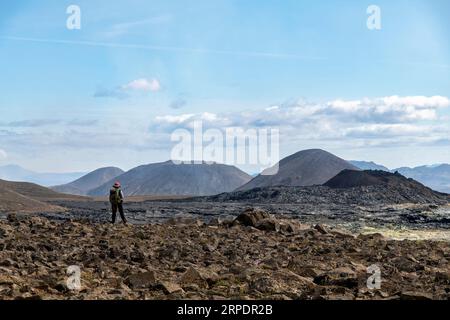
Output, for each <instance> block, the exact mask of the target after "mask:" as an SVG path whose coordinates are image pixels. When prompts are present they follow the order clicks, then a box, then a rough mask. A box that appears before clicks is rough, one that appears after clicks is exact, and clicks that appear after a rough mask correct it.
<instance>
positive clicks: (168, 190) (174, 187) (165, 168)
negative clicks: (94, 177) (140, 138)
mask: <svg viewBox="0 0 450 320" xmlns="http://www.w3.org/2000/svg"><path fill="white" fill-rule="evenodd" d="M250 179H251V176H249V175H248V174H247V173H245V172H243V171H241V170H239V169H238V168H236V167H233V166H227V165H222V164H206V163H202V164H174V163H173V162H172V161H167V162H163V163H155V164H149V165H144V166H140V167H137V168H134V169H132V170H130V171H128V172H126V173H124V174H122V175H120V176H118V177H117V178H115V179H112V180H111V181H109V182H107V183H105V184H103V185H102V186H100V187H98V188H96V189H94V190H92V191H91V192H89V195H90V196H104V195H106V194H107V193H108V192H109V189H110V188H111V186H112V184H113V183H114V180H119V181H120V182H121V184H122V187H123V191H124V193H125V195H128V196H138V195H164V196H165V195H171V196H172V195H173V196H183V195H189V196H203V195H214V194H218V193H222V192H229V191H232V190H234V189H236V188H238V187H239V186H242V185H244V184H245V183H247V182H248V181H250Z"/></svg>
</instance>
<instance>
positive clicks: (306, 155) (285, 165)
mask: <svg viewBox="0 0 450 320" xmlns="http://www.w3.org/2000/svg"><path fill="white" fill-rule="evenodd" d="M345 169H350V170H358V169H357V168H356V167H355V166H353V165H352V164H350V163H348V162H347V161H345V160H343V159H341V158H338V157H336V156H335V155H333V154H331V153H329V152H326V151H323V150H318V149H314V150H305V151H300V152H298V153H296V154H294V155H291V156H289V157H287V158H285V159H283V160H281V161H280V163H279V171H278V173H277V174H275V175H264V173H263V174H261V175H258V176H257V177H256V178H254V179H253V180H251V181H250V182H249V183H247V184H246V185H244V186H242V187H240V188H239V189H238V190H237V191H245V190H251V189H254V188H262V187H271V186H293V187H299V186H312V185H321V184H323V183H325V182H327V181H328V180H329V179H331V178H332V177H334V176H335V175H336V174H338V173H339V172H341V171H342V170H345ZM269 170H270V169H269Z"/></svg>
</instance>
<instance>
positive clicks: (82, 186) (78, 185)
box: [51, 167, 124, 196]
mask: <svg viewBox="0 0 450 320" xmlns="http://www.w3.org/2000/svg"><path fill="white" fill-rule="evenodd" d="M123 173H124V171H123V170H122V169H120V168H115V167H108V168H101V169H97V170H95V171H92V172H90V173H88V174H87V175H85V176H83V177H81V178H79V179H77V180H75V181H73V182H71V183H68V184H64V185H60V186H56V187H52V188H51V189H52V190H54V191H57V192H60V193H67V194H74V195H80V196H85V195H88V194H89V193H90V192H91V191H92V190H94V189H96V188H98V187H100V186H101V185H103V184H104V183H106V182H109V181H110V180H112V179H114V178H116V177H118V176H120V175H121V174H123Z"/></svg>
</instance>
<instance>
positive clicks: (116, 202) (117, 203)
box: [109, 181, 127, 224]
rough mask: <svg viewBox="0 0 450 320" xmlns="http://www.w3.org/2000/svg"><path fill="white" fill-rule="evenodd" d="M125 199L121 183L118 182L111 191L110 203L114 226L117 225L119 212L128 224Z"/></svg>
mask: <svg viewBox="0 0 450 320" xmlns="http://www.w3.org/2000/svg"><path fill="white" fill-rule="evenodd" d="M123 199H124V196H123V192H122V189H121V188H120V182H119V181H117V182H116V183H114V185H113V187H112V188H111V190H110V191H109V202H111V208H112V223H113V224H114V223H116V215H117V210H119V213H120V217H121V218H122V221H123V223H124V224H126V223H127V219H126V218H125V214H124V212H123Z"/></svg>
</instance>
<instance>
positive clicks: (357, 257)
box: [0, 209, 450, 299]
mask: <svg viewBox="0 0 450 320" xmlns="http://www.w3.org/2000/svg"><path fill="white" fill-rule="evenodd" d="M241 211H242V209H241ZM449 260H450V243H449V242H438V241H408V240H405V241H393V240H388V239H386V238H384V237H383V236H381V235H379V234H372V235H352V234H349V233H347V232H342V231H338V230H336V229H333V228H331V227H326V226H323V225H316V226H310V225H306V224H302V223H300V222H299V221H298V220H285V219H280V218H278V217H277V218H274V217H273V216H270V215H269V214H268V213H266V212H264V211H258V210H253V209H252V210H249V211H246V212H245V213H244V214H242V215H240V216H239V217H238V218H237V219H236V220H234V221H233V220H229V221H223V222H221V221H215V219H212V220H211V221H210V222H209V223H208V224H205V223H203V222H202V221H196V220H192V219H184V220H183V219H178V220H177V219H171V220H168V221H166V222H165V223H156V224H146V225H129V226H123V225H116V226H112V225H109V224H106V223H102V222H93V221H92V220H89V221H85V222H82V221H71V220H61V221H58V220H49V219H46V218H43V217H37V216H26V215H9V216H8V217H7V220H0V299H186V298H188V299H230V298H237V299H449V298H450V264H449ZM73 265H75V266H79V267H80V270H81V288H80V289H79V290H75V291H72V290H70V283H71V282H69V284H68V283H67V279H68V275H67V274H66V272H67V268H68V267H69V266H73ZM369 267H372V268H375V269H372V270H376V268H379V269H380V272H381V274H380V275H381V281H382V282H381V288H380V289H373V290H372V289H369V288H368V286H367V280H368V278H369V277H370V276H371V274H369V273H368V268H369Z"/></svg>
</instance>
